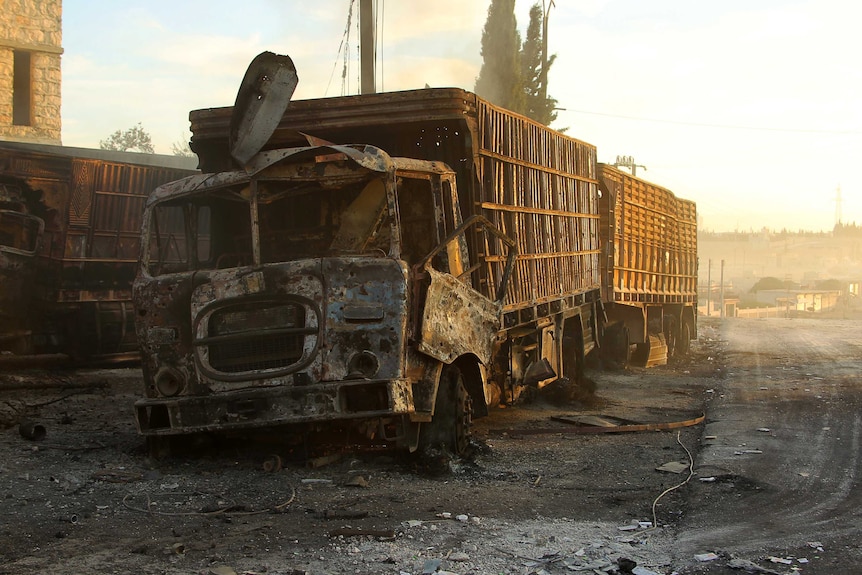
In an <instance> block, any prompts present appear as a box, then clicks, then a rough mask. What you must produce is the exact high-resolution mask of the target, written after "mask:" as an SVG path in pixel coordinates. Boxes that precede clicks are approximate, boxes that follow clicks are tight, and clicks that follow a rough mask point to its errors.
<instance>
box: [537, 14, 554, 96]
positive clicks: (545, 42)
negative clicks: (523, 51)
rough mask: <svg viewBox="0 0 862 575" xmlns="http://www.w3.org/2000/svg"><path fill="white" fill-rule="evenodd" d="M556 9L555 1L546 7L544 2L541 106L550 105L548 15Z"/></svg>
mask: <svg viewBox="0 0 862 575" xmlns="http://www.w3.org/2000/svg"><path fill="white" fill-rule="evenodd" d="M553 7H554V0H551V1H550V2H549V3H548V5H547V6H546V5H545V0H542V75H541V76H542V77H541V81H540V83H541V88H540V92H539V94H540V97H541V105H542V106H543V108H542V109H544V106H546V105H547V103H548V15H549V14H550V13H551V8H553Z"/></svg>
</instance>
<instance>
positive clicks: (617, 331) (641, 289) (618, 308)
mask: <svg viewBox="0 0 862 575" xmlns="http://www.w3.org/2000/svg"><path fill="white" fill-rule="evenodd" d="M599 188H600V190H601V192H602V197H601V201H600V203H599V205H600V210H601V217H602V224H601V230H602V241H601V244H602V276H603V278H604V282H603V291H604V293H603V294H602V299H603V301H604V302H605V310H606V312H607V318H608V323H607V326H606V330H605V337H604V339H605V342H606V346H605V347H606V352H607V353H606V355H608V356H610V357H612V358H613V359H614V360H616V361H617V362H619V363H620V364H627V363H628V362H629V361H631V362H632V363H634V364H639V365H647V366H653V365H661V364H664V363H667V361H668V359H673V358H675V357H677V356H682V355H685V354H686V353H687V352H688V349H689V345H690V342H691V340H693V339H695V338H696V337H697V263H698V262H697V212H696V206H695V204H694V202H692V201H690V200H685V199H682V198H677V197H676V196H675V195H674V194H673V193H672V192H671V191H670V190H667V189H665V188H663V187H661V186H657V185H655V184H652V183H650V182H647V181H645V180H642V179H640V178H636V177H634V176H633V175H631V174H629V173H627V172H624V171H622V170H619V169H617V168H615V167H614V166H611V165H608V164H599Z"/></svg>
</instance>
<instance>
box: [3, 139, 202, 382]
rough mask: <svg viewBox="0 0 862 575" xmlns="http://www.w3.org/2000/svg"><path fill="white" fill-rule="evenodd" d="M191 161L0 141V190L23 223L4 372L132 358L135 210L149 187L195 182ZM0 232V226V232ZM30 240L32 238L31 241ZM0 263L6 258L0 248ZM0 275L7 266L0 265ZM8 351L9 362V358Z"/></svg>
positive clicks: (8, 308) (7, 305) (6, 288)
mask: <svg viewBox="0 0 862 575" xmlns="http://www.w3.org/2000/svg"><path fill="white" fill-rule="evenodd" d="M195 165H196V160H195V159H194V158H178V157H175V156H159V155H154V154H140V153H128V152H113V151H106V150H91V149H86V148H74V147H64V146H51V145H41V144H26V143H20V142H6V141H0V182H2V184H3V186H4V188H5V189H6V190H14V195H15V197H16V198H17V208H15V209H14V210H6V211H4V213H3V222H4V224H5V222H7V221H12V220H11V218H12V217H13V215H12V211H16V212H17V213H18V214H20V215H16V216H14V218H15V220H14V221H16V222H19V223H22V225H24V224H23V223H24V222H27V223H26V225H24V227H26V228H27V229H29V230H30V231H29V232H28V233H27V234H26V237H27V240H26V243H27V246H26V247H25V248H20V247H19V248H17V249H16V250H13V252H14V255H15V257H17V260H18V263H17V264H16V266H17V271H16V272H15V281H16V282H18V283H21V282H22V281H23V282H25V284H26V286H25V287H24V289H23V291H19V292H17V293H16V294H15V297H14V298H10V297H7V294H8V293H9V292H10V291H11V289H12V286H13V282H9V283H7V281H6V279H4V282H3V295H4V297H3V300H2V301H0V306H2V308H0V317H6V318H14V321H12V320H11V319H10V320H9V321H7V322H5V324H4V325H2V326H0V349H2V350H4V351H6V352H7V353H6V354H5V355H4V356H3V363H4V365H5V364H7V363H10V364H15V365H19V364H22V363H34V364H37V365H38V364H40V363H43V362H45V361H47V360H49V359H51V358H56V359H60V360H64V361H72V362H76V363H90V362H102V361H121V360H130V359H136V358H137V357H138V345H137V341H136V340H135V337H134V329H133V326H134V318H133V317H132V305H131V286H132V280H133V279H134V275H135V270H136V269H137V260H138V254H139V253H140V246H139V244H138V242H139V240H140V226H141V215H142V213H143V206H144V201H145V200H146V198H147V196H148V194H149V193H150V192H151V191H152V190H153V189H154V188H155V187H157V186H158V185H160V184H162V183H165V182H168V181H172V180H176V179H178V178H181V177H184V176H187V175H189V174H193V173H196V170H195V169H194V166H195ZM4 229H5V225H4ZM37 236H38V237H37ZM0 252H2V253H3V254H4V257H6V258H8V257H10V256H9V254H10V253H12V252H10V249H8V247H7V248H2V247H0ZM6 267H8V266H6ZM9 352H11V353H9Z"/></svg>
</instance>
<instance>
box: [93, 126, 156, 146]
mask: <svg viewBox="0 0 862 575" xmlns="http://www.w3.org/2000/svg"><path fill="white" fill-rule="evenodd" d="M99 147H100V148H101V149H103V150H117V151H118V152H143V153H145V154H154V153H155V150H154V149H153V140H152V138H150V134H149V133H148V132H147V131H146V130H144V127H143V126H142V125H141V123H140V122H138V124H137V125H136V126H132V127H131V128H129V129H128V130H117V131H116V132H114V133H113V134H111V135H110V136H108V138H107V139H106V140H102V141H100V142H99Z"/></svg>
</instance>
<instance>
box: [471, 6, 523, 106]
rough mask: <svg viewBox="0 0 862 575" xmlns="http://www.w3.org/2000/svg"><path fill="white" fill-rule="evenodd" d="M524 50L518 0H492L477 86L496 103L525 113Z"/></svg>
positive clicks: (478, 92) (482, 94)
mask: <svg viewBox="0 0 862 575" xmlns="http://www.w3.org/2000/svg"><path fill="white" fill-rule="evenodd" d="M520 50H521V35H520V34H519V33H518V23H517V20H516V19H515V0H491V5H490V6H489V7H488V18H487V20H485V28H484V30H483V31H482V68H481V69H480V70H479V77H478V78H476V87H475V88H474V90H475V92H476V94H478V95H479V96H480V97H482V98H485V99H486V100H488V101H489V102H491V103H492V104H496V105H497V106H502V107H503V108H508V109H509V110H512V111H513V112H518V113H524V112H525V106H524V104H525V97H524V81H523V79H522V77H521V52H520Z"/></svg>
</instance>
